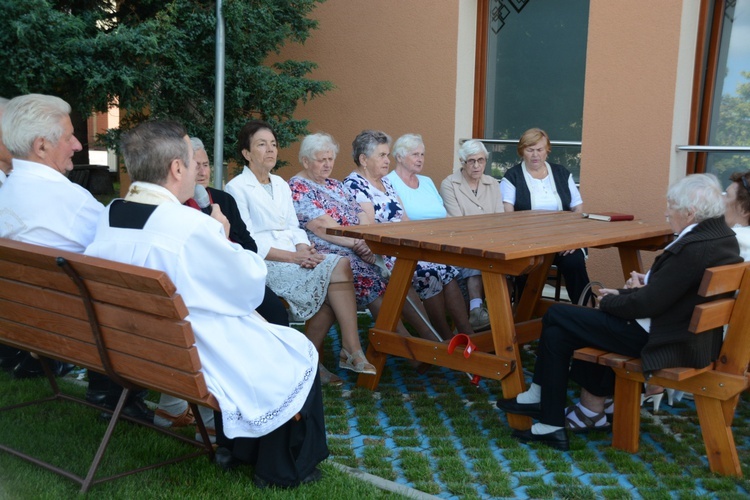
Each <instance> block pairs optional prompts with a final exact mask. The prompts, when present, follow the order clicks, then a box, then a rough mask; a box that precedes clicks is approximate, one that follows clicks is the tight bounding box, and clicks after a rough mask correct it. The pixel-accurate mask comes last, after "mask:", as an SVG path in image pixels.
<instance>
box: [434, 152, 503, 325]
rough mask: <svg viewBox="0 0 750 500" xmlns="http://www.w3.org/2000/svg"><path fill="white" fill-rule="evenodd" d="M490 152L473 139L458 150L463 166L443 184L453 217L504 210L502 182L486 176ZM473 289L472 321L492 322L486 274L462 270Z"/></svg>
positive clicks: (444, 180)
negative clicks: (484, 280) (486, 297)
mask: <svg viewBox="0 0 750 500" xmlns="http://www.w3.org/2000/svg"><path fill="white" fill-rule="evenodd" d="M488 156H489V153H488V152H487V148H485V147H484V144H482V142H481V141H478V140H476V139H471V140H469V141H466V142H464V143H463V144H462V145H461V148H460V149H459V150H458V159H459V160H460V161H461V169H460V170H459V171H458V172H454V173H453V174H451V175H449V176H448V177H446V178H445V179H443V182H442V183H441V184H440V196H441V197H442V198H443V205H445V210H446V212H448V216H449V217H459V216H462V215H479V214H492V213H498V212H502V211H503V198H502V196H501V195H500V184H499V183H498V182H497V180H496V179H494V178H493V177H490V176H489V175H484V168H485V167H486V166H487V157H488ZM461 276H462V277H463V278H464V279H465V280H466V288H467V290H468V292H469V321H470V322H471V324H472V325H475V324H476V325H480V324H487V323H489V318H490V316H489V313H488V312H487V307H486V306H485V305H484V304H483V302H482V297H483V296H484V287H483V286H482V274H481V273H480V272H479V271H477V270H476V269H466V268H463V269H462V270H461Z"/></svg>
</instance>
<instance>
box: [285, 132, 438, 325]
mask: <svg viewBox="0 0 750 500" xmlns="http://www.w3.org/2000/svg"><path fill="white" fill-rule="evenodd" d="M337 153H338V145H337V144H336V143H335V142H334V140H333V138H332V137H331V136H330V135H328V134H313V135H308V136H307V137H305V139H304V140H303V141H302V145H301V147H300V152H299V159H300V162H301V163H302V167H303V169H302V170H301V171H300V172H299V173H298V174H297V175H295V176H294V177H292V178H291V179H290V180H289V186H290V187H291V189H292V197H293V200H294V207H295V209H296V210H297V217H298V218H299V222H300V224H301V225H302V227H304V228H305V229H306V230H307V232H308V235H309V237H310V240H311V241H313V242H314V243H315V247H316V248H317V249H318V250H319V251H320V252H321V253H326V254H333V255H342V256H346V257H348V259H349V262H350V263H351V266H352V272H353V274H354V288H355V290H356V292H357V304H358V305H359V306H360V307H367V308H368V309H369V310H370V312H371V313H372V316H373V318H377V316H378V312H379V311H380V307H381V305H382V295H383V293H384V292H385V285H386V283H387V279H386V278H385V277H384V276H383V274H384V271H385V270H384V269H381V268H380V267H378V266H376V265H375V263H376V260H377V256H375V255H373V253H372V252H371V251H370V249H369V248H368V247H367V244H366V243H365V242H364V240H359V239H355V238H346V237H342V236H333V235H330V234H327V232H326V229H327V228H329V227H340V226H356V225H358V224H360V223H364V224H368V223H371V222H372V220H370V218H369V217H368V216H367V214H366V213H365V212H364V211H363V210H362V208H361V207H360V206H359V204H358V203H357V202H356V201H355V200H354V198H353V197H352V195H351V194H350V193H349V191H348V190H347V189H346V188H345V187H344V185H343V184H342V183H341V182H339V181H337V180H335V179H331V178H329V176H330V175H331V172H332V171H333V164H334V161H335V160H336V154H337ZM411 293H412V295H413V298H412V300H410V301H409V304H407V306H406V307H404V313H403V314H404V318H405V319H406V320H407V321H408V322H409V324H411V326H412V327H414V329H415V330H416V331H417V333H418V334H419V336H420V337H423V338H427V339H430V340H438V339H437V338H436V337H435V336H434V334H433V332H432V329H431V327H430V325H429V324H427V323H426V322H425V320H424V317H425V315H424V314H422V311H421V303H420V302H419V300H418V299H417V298H416V295H414V294H413V292H411ZM418 311H419V312H418ZM398 329H399V333H401V334H402V335H408V331H407V330H406V329H405V328H404V326H403V325H399V327H398Z"/></svg>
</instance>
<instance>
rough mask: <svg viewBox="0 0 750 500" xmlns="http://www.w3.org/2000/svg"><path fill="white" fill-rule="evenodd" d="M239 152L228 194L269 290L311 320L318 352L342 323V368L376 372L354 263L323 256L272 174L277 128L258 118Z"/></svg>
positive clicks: (324, 376) (243, 137)
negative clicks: (363, 328) (362, 333)
mask: <svg viewBox="0 0 750 500" xmlns="http://www.w3.org/2000/svg"><path fill="white" fill-rule="evenodd" d="M238 150H239V153H240V154H241V155H242V157H243V158H244V159H245V161H246V162H247V165H246V166H245V167H244V169H243V171H242V174H240V175H238V176H237V177H235V178H234V179H232V180H231V181H230V182H229V183H228V184H227V187H226V191H227V192H228V193H229V194H231V195H232V196H234V198H235V200H237V205H238V207H239V210H240V215H241V216H242V220H243V221H244V222H245V224H246V225H247V229H248V231H250V235H251V236H252V237H253V238H254V239H255V241H256V243H257V244H258V255H260V256H261V257H263V258H264V259H265V260H266V265H267V267H268V277H267V283H268V286H269V287H271V289H272V290H273V291H274V292H276V294H277V295H279V296H280V297H283V298H284V300H286V301H287V303H288V304H289V308H290V311H291V313H292V315H293V316H296V317H297V318H299V319H301V320H308V321H307V331H306V334H307V336H308V338H310V340H311V341H312V342H313V344H315V347H317V348H318V349H320V348H321V347H322V345H323V341H324V340H325V337H326V334H327V333H328V331H329V330H330V328H331V326H332V325H333V323H334V321H338V323H339V326H340V327H341V344H342V347H341V351H342V352H341V361H340V363H339V367H340V368H345V369H347V370H352V371H355V372H358V373H368V374H374V373H375V372H376V371H375V367H374V366H373V365H372V364H371V363H369V362H368V361H367V358H366V357H365V354H364V353H363V351H362V346H361V344H360V341H359V330H358V326H357V303H356V300H355V296H354V286H353V284H352V282H353V278H352V270H351V266H350V264H349V259H347V258H345V257H341V256H338V255H333V254H328V255H324V254H321V253H318V252H317V251H316V249H315V247H314V246H313V245H311V244H310V240H309V239H308V238H307V234H306V232H305V231H304V230H303V229H302V228H300V227H299V222H298V220H297V214H296V212H295V211H294V206H293V204H292V193H291V190H290V189H289V185H288V184H287V183H286V181H285V180H284V179H282V178H281V177H279V176H277V175H273V174H271V170H272V169H273V168H274V167H275V166H276V158H277V154H278V149H277V145H276V134H275V133H274V131H273V129H272V128H271V126H270V125H269V124H268V123H265V122H262V121H259V120H254V121H251V122H249V123H248V124H247V125H245V126H244V127H243V128H242V130H241V131H240V134H239V138H238ZM362 246H363V247H366V246H365V245H362ZM321 367H322V365H321ZM329 375H330V374H328V373H326V372H325V371H324V369H322V370H321V379H322V380H323V381H324V383H325V382H326V380H328V381H335V382H338V380H336V379H337V377H335V376H333V377H329Z"/></svg>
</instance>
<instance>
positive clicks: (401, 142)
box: [393, 134, 424, 161]
mask: <svg viewBox="0 0 750 500" xmlns="http://www.w3.org/2000/svg"><path fill="white" fill-rule="evenodd" d="M419 146H424V141H423V140H422V136H421V135H419V134H404V135H402V136H401V137H399V138H398V140H397V141H396V144H394V145H393V157H394V158H395V159H396V161H398V159H399V158H405V157H406V156H408V155H409V153H411V152H412V151H414V150H415V149H417V148H418V147H419Z"/></svg>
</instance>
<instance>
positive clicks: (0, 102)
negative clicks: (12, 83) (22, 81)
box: [0, 97, 10, 111]
mask: <svg viewBox="0 0 750 500" xmlns="http://www.w3.org/2000/svg"><path fill="white" fill-rule="evenodd" d="M9 102H10V99H6V98H5V97H0V111H2V110H4V109H5V105H6V104H8V103H9Z"/></svg>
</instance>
